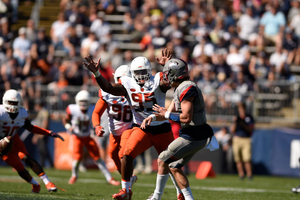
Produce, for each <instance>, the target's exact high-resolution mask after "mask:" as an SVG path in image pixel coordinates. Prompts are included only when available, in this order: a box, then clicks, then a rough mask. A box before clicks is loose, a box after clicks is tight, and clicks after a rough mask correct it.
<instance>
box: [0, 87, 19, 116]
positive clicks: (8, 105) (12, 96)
mask: <svg viewBox="0 0 300 200" xmlns="http://www.w3.org/2000/svg"><path fill="white" fill-rule="evenodd" d="M2 102H3V106H4V109H5V111H6V112H8V113H18V112H19V109H20V107H21V95H20V94H19V93H18V92H17V91H16V90H7V91H6V92H5V94H4V95H3V98H2Z"/></svg>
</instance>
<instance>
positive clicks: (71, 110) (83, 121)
mask: <svg viewBox="0 0 300 200" xmlns="http://www.w3.org/2000/svg"><path fill="white" fill-rule="evenodd" d="M94 108H95V105H90V106H89V107H88V110H87V112H86V113H83V112H82V111H81V110H80V108H79V106H78V105H77V104H70V105H69V106H68V107H67V109H66V112H67V114H68V115H71V126H72V134H75V135H76V136H79V137H86V136H89V135H90V134H91V133H92V131H93V126H92V122H91V121H92V114H93V111H94Z"/></svg>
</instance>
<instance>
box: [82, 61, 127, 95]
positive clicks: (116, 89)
mask: <svg viewBox="0 0 300 200" xmlns="http://www.w3.org/2000/svg"><path fill="white" fill-rule="evenodd" d="M85 60H86V61H87V63H85V62H83V65H84V66H85V67H86V68H87V69H88V70H90V71H91V72H92V73H93V74H94V76H95V79H96V81H97V83H98V85H99V86H100V87H101V89H102V90H103V91H105V92H107V93H110V94H113V95H116V96H125V95H126V93H127V92H126V89H125V88H124V87H123V85H121V84H114V83H113V84H111V83H110V82H109V81H108V80H106V79H105V78H104V77H103V76H101V74H100V72H99V69H100V60H101V58H99V59H98V61H97V63H95V62H94V61H93V59H92V57H91V56H90V55H88V56H87V57H85Z"/></svg>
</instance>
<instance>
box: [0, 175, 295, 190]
mask: <svg viewBox="0 0 300 200" xmlns="http://www.w3.org/2000/svg"><path fill="white" fill-rule="evenodd" d="M7 179H10V180H12V179H13V180H16V181H18V182H19V180H23V179H21V178H20V177H19V176H6V175H0V182H1V181H7ZM63 179H66V181H67V178H63ZM51 180H57V182H61V181H62V178H59V177H51ZM77 182H82V183H107V182H106V180H104V179H87V178H79V179H78V180H77ZM137 186H140V187H153V188H155V184H150V183H139V184H138V185H137ZM190 187H191V189H194V190H210V191H224V192H249V193H253V192H256V193H268V192H269V193H291V191H286V190H268V189H256V188H234V187H202V186H190ZM166 188H169V189H173V188H174V185H166ZM0 194H1V193H0Z"/></svg>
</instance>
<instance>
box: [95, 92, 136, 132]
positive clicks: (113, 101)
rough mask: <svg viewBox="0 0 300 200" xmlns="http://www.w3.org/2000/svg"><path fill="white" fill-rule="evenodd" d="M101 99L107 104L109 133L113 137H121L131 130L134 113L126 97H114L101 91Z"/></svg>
mask: <svg viewBox="0 0 300 200" xmlns="http://www.w3.org/2000/svg"><path fill="white" fill-rule="evenodd" d="M99 97H100V98H101V99H103V100H104V101H105V102H106V103H107V109H106V112H107V114H108V120H109V126H108V128H109V131H110V133H111V134H113V135H121V134H122V133H123V132H124V131H125V130H127V129H129V128H131V125H132V112H131V109H130V106H129V103H128V100H127V99H126V98H125V97H121V96H114V95H112V94H109V93H106V92H104V91H103V90H99Z"/></svg>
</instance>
